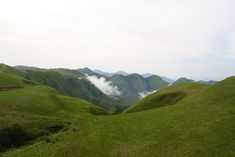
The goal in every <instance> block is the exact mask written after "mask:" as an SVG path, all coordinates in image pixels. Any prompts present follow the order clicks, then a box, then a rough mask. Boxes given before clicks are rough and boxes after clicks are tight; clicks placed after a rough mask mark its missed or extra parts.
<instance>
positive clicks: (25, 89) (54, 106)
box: [0, 67, 106, 152]
mask: <svg viewBox="0 0 235 157" xmlns="http://www.w3.org/2000/svg"><path fill="white" fill-rule="evenodd" d="M7 68H9V67H7ZM93 114H96V115H97V114H106V113H105V112H104V111H102V110H101V109H99V108H97V107H95V106H94V105H92V104H90V103H88V102H86V101H84V100H81V99H75V98H71V97H66V96H64V95H61V94H60V93H59V92H58V91H56V90H54V89H52V88H49V87H46V86H42V85H39V84H36V83H34V82H31V81H29V80H26V79H24V78H22V77H19V76H17V75H13V73H12V72H11V71H7V69H5V67H4V68H1V69H0V152H1V151H6V150H8V149H9V148H12V147H19V146H21V145H28V144H32V143H35V141H36V142H37V141H48V140H50V136H51V135H53V134H54V133H56V132H57V131H59V130H63V131H65V130H67V129H69V128H71V127H73V124H74V123H79V122H80V119H81V118H82V117H84V116H89V115H93ZM75 120H76V121H75ZM63 131H62V132H63Z"/></svg>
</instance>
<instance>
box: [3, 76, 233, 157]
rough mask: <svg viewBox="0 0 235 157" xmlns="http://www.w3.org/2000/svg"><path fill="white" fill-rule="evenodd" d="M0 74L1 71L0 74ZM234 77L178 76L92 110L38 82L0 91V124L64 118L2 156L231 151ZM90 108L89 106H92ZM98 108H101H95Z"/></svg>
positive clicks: (218, 154)
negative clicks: (134, 98)
mask: <svg viewBox="0 0 235 157" xmlns="http://www.w3.org/2000/svg"><path fill="white" fill-rule="evenodd" d="M0 76H1V75H0ZM234 102H235V77H231V78H228V79H226V80H224V81H222V82H219V83H217V84H215V85H212V86H209V85H205V84H200V83H181V84H177V85H172V86H170V87H167V88H164V89H162V90H160V91H158V92H156V93H154V94H152V95H150V96H147V97H146V98H144V99H143V100H141V101H139V102H137V103H136V104H135V105H133V107H131V108H130V109H128V110H127V112H130V113H122V114H116V115H99V116H98V115H94V114H92V113H96V112H93V109H95V110H98V111H99V109H98V108H95V107H94V106H93V105H92V104H90V103H88V102H86V101H83V100H81V99H74V98H71V97H66V96H63V95H61V94H60V93H58V92H57V91H56V90H54V89H51V88H48V87H46V86H41V85H34V86H32V85H26V86H24V88H21V89H16V90H11V91H0V108H1V110H0V127H1V128H3V127H6V126H9V125H12V124H20V125H21V126H22V127H23V128H25V129H26V130H27V129H28V130H33V129H38V130H39V129H41V130H45V129H46V128H48V124H51V125H52V124H56V123H60V124H63V125H64V126H65V128H63V129H62V130H61V131H59V132H57V133H51V134H48V135H47V136H46V137H45V136H42V137H40V138H38V139H37V140H36V141H34V142H32V143H30V144H26V145H24V146H22V147H20V148H15V149H10V150H8V151H6V152H3V153H2V154H1V155H2V156H4V157H13V156H14V157H31V156H34V157H44V156H48V157H67V156H69V157H73V156H77V157H80V156H85V157H137V156H138V157H232V156H235V149H234V148H235V125H234V124H235V123H234V119H235V103H234ZM91 111H92V112H91ZM101 113H102V112H101Z"/></svg>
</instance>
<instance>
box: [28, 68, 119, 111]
mask: <svg viewBox="0 0 235 157" xmlns="http://www.w3.org/2000/svg"><path fill="white" fill-rule="evenodd" d="M24 75H25V78H27V79H29V80H33V81H35V82H38V83H41V84H44V85H47V86H50V87H52V88H55V89H57V90H59V91H60V92H62V93H63V94H65V95H67V96H72V97H77V98H81V99H84V100H87V101H89V102H91V103H93V104H95V105H97V106H99V107H102V108H104V109H106V110H107V111H109V112H116V111H117V110H119V109H120V108H121V107H122V101H121V100H120V99H117V98H115V99H114V98H111V97H109V96H107V95H105V94H103V93H102V92H101V91H100V90H99V89H98V88H96V87H95V86H94V85H93V84H91V83H90V82H89V81H87V80H86V79H84V76H83V75H82V74H80V73H79V72H78V71H76V70H68V69H51V70H26V71H24Z"/></svg>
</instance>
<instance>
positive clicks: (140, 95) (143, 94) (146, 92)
mask: <svg viewBox="0 0 235 157" xmlns="http://www.w3.org/2000/svg"><path fill="white" fill-rule="evenodd" d="M156 91H158V90H154V91H151V92H148V91H144V92H140V93H139V97H140V98H141V99H142V98H144V97H146V96H148V95H149V94H152V93H154V92H156Z"/></svg>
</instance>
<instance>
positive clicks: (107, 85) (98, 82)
mask: <svg viewBox="0 0 235 157" xmlns="http://www.w3.org/2000/svg"><path fill="white" fill-rule="evenodd" d="M86 78H87V79H88V80H89V81H90V82H91V83H92V84H94V85H95V86H96V87H97V88H98V89H100V90H101V91H102V92H103V93H104V94H106V95H120V94H121V92H120V91H119V90H118V87H117V86H113V85H112V82H110V81H106V79H105V78H104V77H100V78H98V77H97V76H95V75H94V76H88V75H87V76H86Z"/></svg>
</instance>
